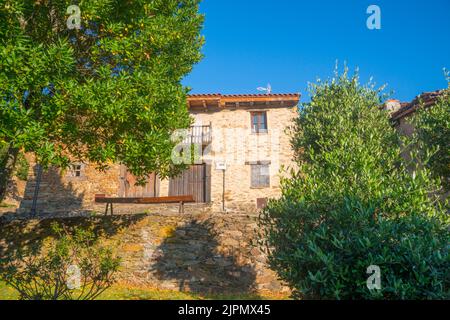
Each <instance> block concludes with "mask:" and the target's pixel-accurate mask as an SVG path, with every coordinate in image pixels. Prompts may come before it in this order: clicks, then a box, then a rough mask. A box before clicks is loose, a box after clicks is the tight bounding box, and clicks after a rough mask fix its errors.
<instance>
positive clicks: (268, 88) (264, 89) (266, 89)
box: [256, 83, 272, 94]
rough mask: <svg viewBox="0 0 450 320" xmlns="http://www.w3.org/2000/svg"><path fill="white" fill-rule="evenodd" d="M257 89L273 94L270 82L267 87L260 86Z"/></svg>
mask: <svg viewBox="0 0 450 320" xmlns="http://www.w3.org/2000/svg"><path fill="white" fill-rule="evenodd" d="M256 90H258V91H263V92H266V94H271V93H272V86H271V85H270V83H269V84H267V87H266V88H264V87H258V88H256Z"/></svg>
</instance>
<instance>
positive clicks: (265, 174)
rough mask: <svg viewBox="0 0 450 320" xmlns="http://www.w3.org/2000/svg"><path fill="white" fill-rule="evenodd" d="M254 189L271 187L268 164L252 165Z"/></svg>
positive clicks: (252, 184)
mask: <svg viewBox="0 0 450 320" xmlns="http://www.w3.org/2000/svg"><path fill="white" fill-rule="evenodd" d="M251 168H252V182H251V186H252V188H268V187H270V166H269V165H268V164H252V165H251Z"/></svg>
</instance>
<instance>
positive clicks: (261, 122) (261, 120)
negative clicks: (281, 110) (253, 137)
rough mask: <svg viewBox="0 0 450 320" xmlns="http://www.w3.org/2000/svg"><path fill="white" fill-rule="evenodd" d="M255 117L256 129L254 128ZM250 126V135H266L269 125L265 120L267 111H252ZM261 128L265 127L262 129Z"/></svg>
mask: <svg viewBox="0 0 450 320" xmlns="http://www.w3.org/2000/svg"><path fill="white" fill-rule="evenodd" d="M255 117H256V119H257V120H256V127H255V121H254V120H255ZM250 126H251V129H252V133H254V134H261V133H268V131H269V125H268V120H267V111H252V112H250ZM263 126H264V127H265V128H264V129H263Z"/></svg>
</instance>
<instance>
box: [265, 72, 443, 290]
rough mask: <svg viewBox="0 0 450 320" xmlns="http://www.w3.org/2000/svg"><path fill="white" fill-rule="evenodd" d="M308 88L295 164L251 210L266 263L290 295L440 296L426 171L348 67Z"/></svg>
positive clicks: (376, 97)
mask: <svg viewBox="0 0 450 320" xmlns="http://www.w3.org/2000/svg"><path fill="white" fill-rule="evenodd" d="M310 90H311V96H312V99H311V102H310V103H306V104H303V105H302V106H301V108H300V115H299V117H298V119H297V120H296V125H295V126H294V128H293V130H292V131H293V138H292V146H293V148H294V150H295V152H296V160H297V163H298V167H299V169H298V171H293V172H292V178H290V179H284V181H283V182H282V197H281V198H280V199H279V200H272V201H270V202H269V205H268V207H267V208H266V209H265V210H264V211H263V212H262V214H261V216H260V226H261V230H262V233H261V242H262V246H263V248H265V250H267V253H268V256H269V264H270V266H271V267H272V268H273V269H274V270H275V271H276V272H277V273H278V275H279V276H280V278H281V279H282V280H284V281H286V282H287V283H288V284H289V286H290V287H291V288H292V290H293V296H294V297H295V298H306V299H411V298H444V297H448V289H449V288H448V283H449V271H448V270H449V266H450V264H449V252H448V247H447V245H448V242H449V240H450V238H449V233H448V227H449V221H448V216H446V214H445V211H444V210H443V209H442V207H440V204H439V202H438V201H437V200H436V199H435V198H432V197H430V196H429V195H430V194H431V193H432V191H434V190H436V189H437V186H436V185H434V183H433V180H432V179H430V177H429V172H428V171H427V170H426V169H420V168H418V167H417V166H415V167H414V162H411V163H405V160H404V159H403V158H402V156H401V154H402V152H401V151H402V150H401V147H400V146H401V145H403V146H407V145H408V144H409V142H408V141H406V140H404V141H401V140H400V137H399V135H398V134H397V132H396V131H395V129H394V128H393V127H392V126H391V123H390V119H389V115H388V114H387V112H386V111H384V110H382V109H381V108H380V107H379V106H380V105H382V103H381V102H382V99H383V95H381V90H377V89H375V88H374V87H373V86H372V85H367V86H362V85H360V83H359V79H358V76H357V75H355V76H353V77H349V76H348V74H347V71H346V72H345V73H344V74H343V75H339V74H336V77H335V79H333V80H332V81H326V82H318V83H316V84H312V85H311V88H310ZM407 168H415V170H414V172H413V173H412V174H410V173H409V172H408V170H407ZM370 266H379V267H380V269H381V290H369V289H368V287H367V279H368V277H369V275H368V274H367V268H368V267H370Z"/></svg>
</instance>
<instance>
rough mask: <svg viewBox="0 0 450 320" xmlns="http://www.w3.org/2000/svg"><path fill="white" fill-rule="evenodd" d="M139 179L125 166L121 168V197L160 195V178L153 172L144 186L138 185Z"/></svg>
mask: <svg viewBox="0 0 450 320" xmlns="http://www.w3.org/2000/svg"><path fill="white" fill-rule="evenodd" d="M136 182H137V179H136V177H135V176H134V175H133V174H131V173H130V172H129V171H128V170H127V168H126V167H125V166H121V168H120V187H119V197H121V198H140V197H151V198H152V197H158V196H159V179H158V176H157V175H156V174H155V173H153V174H151V175H149V176H148V178H147V183H146V184H145V185H144V186H138V185H136Z"/></svg>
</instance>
